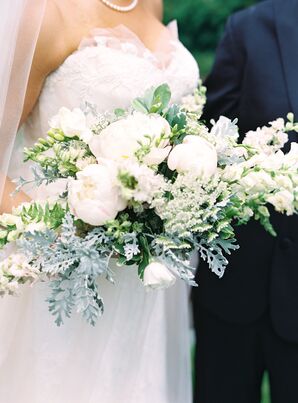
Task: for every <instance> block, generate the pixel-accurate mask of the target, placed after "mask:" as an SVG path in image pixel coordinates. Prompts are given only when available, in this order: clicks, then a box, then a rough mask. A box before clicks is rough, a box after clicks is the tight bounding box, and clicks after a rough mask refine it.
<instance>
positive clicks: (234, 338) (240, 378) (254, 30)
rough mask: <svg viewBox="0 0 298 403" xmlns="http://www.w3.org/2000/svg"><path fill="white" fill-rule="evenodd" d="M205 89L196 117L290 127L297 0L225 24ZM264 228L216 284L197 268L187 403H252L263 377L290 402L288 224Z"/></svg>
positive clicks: (295, 349)
mask: <svg viewBox="0 0 298 403" xmlns="http://www.w3.org/2000/svg"><path fill="white" fill-rule="evenodd" d="M206 85H207V90H208V102H207V107H206V111H205V116H204V118H205V119H208V120H209V119H211V118H215V119H216V118H218V117H219V116H220V115H226V116H228V117H229V118H232V119H234V118H236V117H237V118H238V119H239V127H240V132H241V134H242V135H243V134H244V133H245V132H247V131H248V130H250V129H256V128H257V127H258V126H262V125H264V124H266V123H268V122H269V121H272V120H274V119H276V118H277V117H286V115H287V113H288V112H290V111H292V112H294V114H295V117H296V120H297V119H298V0H267V1H264V2H261V3H259V4H258V5H256V6H254V7H252V8H249V9H247V10H245V11H242V12H239V13H236V14H235V15H233V16H232V17H231V18H230V19H229V21H228V24H227V27H226V31H225V34H224V37H223V40H222V42H221V44H220V46H219V48H218V51H217V57H216V61H215V65H214V68H213V71H212V73H211V75H210V76H209V78H208V79H207V82H206ZM290 141H297V134H295V133H291V134H290ZM287 147H289V144H288V145H287ZM272 222H273V225H274V227H275V229H276V231H277V233H278V236H277V237H276V238H273V237H271V236H270V235H268V234H267V233H266V232H265V230H264V229H262V228H261V226H260V225H259V223H257V222H251V223H250V224H249V225H248V226H247V227H242V228H239V230H237V238H238V242H239V244H240V249H239V251H237V252H235V253H234V254H233V256H231V257H229V261H230V264H229V266H228V268H227V270H226V274H225V275H224V277H223V278H222V279H219V278H217V277H216V276H215V275H214V274H213V273H211V272H210V271H209V270H208V268H207V267H206V265H205V264H203V263H202V262H201V264H200V265H199V268H198V273H197V281H198V283H199V287H198V288H197V289H195V290H194V293H193V304H194V313H195V327H196V333H197V354H196V370H197V372H196V390H195V402H196V403H259V401H260V386H261V382H262V377H263V374H264V372H265V371H267V372H268V374H269V379H270V384H271V397H272V402H273V403H297V402H298V217H297V216H295V217H284V216H281V215H278V214H277V213H275V214H272Z"/></svg>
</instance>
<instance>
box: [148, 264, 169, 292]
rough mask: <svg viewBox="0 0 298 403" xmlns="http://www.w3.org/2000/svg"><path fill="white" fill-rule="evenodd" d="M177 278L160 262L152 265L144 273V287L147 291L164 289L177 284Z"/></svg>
mask: <svg viewBox="0 0 298 403" xmlns="http://www.w3.org/2000/svg"><path fill="white" fill-rule="evenodd" d="M175 281H176V277H175V276H174V275H173V274H172V273H171V272H170V270H169V269H168V268H167V267H166V266H164V265H163V264H161V263H159V262H152V263H150V264H149V265H148V266H147V267H146V268H145V271H144V286H145V287H146V288H147V289H153V290H157V289H163V288H168V287H171V286H172V285H174V284H175Z"/></svg>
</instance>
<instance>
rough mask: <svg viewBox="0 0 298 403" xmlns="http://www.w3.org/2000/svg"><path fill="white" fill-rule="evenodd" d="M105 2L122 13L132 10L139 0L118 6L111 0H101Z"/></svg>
mask: <svg viewBox="0 0 298 403" xmlns="http://www.w3.org/2000/svg"><path fill="white" fill-rule="evenodd" d="M101 1H102V3H103V4H105V5H106V6H107V7H109V8H111V9H112V10H115V11H119V12H121V13H127V12H128V11H132V10H133V9H134V8H136V6H137V5H138V2H139V0H132V2H131V3H130V4H129V5H128V6H118V5H116V4H113V3H112V2H110V1H109V0H101Z"/></svg>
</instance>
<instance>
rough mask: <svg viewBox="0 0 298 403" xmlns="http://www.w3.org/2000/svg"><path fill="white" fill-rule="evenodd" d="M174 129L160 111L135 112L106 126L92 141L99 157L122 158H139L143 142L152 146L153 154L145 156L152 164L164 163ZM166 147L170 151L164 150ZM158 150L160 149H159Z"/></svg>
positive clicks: (93, 149)
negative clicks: (137, 156)
mask: <svg viewBox="0 0 298 403" xmlns="http://www.w3.org/2000/svg"><path fill="white" fill-rule="evenodd" d="M170 133H171V128H170V125H169V123H168V122H167V121H166V120H165V119H164V118H163V117H161V116H159V115H156V114H150V115H145V114H143V113H139V112H135V113H133V114H132V115H129V116H127V117H126V118H124V119H121V120H118V121H116V122H114V123H112V124H110V125H109V126H108V127H106V128H105V129H103V130H102V131H101V133H100V134H99V135H98V136H93V137H92V138H91V140H90V142H89V146H90V149H91V151H92V153H93V154H94V155H95V157H96V158H97V159H100V158H106V159H111V160H121V159H127V158H135V153H136V151H137V150H139V149H140V147H141V146H140V143H141V144H142V145H150V147H151V151H152V153H151V152H150V151H149V154H147V156H146V157H145V158H146V159H147V162H146V163H148V164H149V165H151V164H160V163H161V162H162V161H163V160H164V159H165V158H166V157H167V155H168V152H169V151H170V149H169V148H166V147H168V144H169V140H168V139H169V137H170ZM165 148H166V151H165V150H163V149H165ZM156 149H157V150H156Z"/></svg>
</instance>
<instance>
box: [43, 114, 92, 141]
mask: <svg viewBox="0 0 298 403" xmlns="http://www.w3.org/2000/svg"><path fill="white" fill-rule="evenodd" d="M49 125H50V127H51V128H52V129H60V130H62V131H63V133H64V134H65V136H66V137H70V138H71V137H76V136H78V137H80V138H81V139H82V140H83V141H85V142H87V141H89V140H90V138H91V137H92V132H91V130H90V129H89V128H88V126H87V120H86V116H85V115H84V113H83V112H82V111H81V109H79V108H74V109H73V110H72V111H71V110H70V109H67V108H64V107H62V108H60V109H59V112H58V114H57V115H55V116H54V117H53V118H52V119H51V120H50V122H49Z"/></svg>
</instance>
